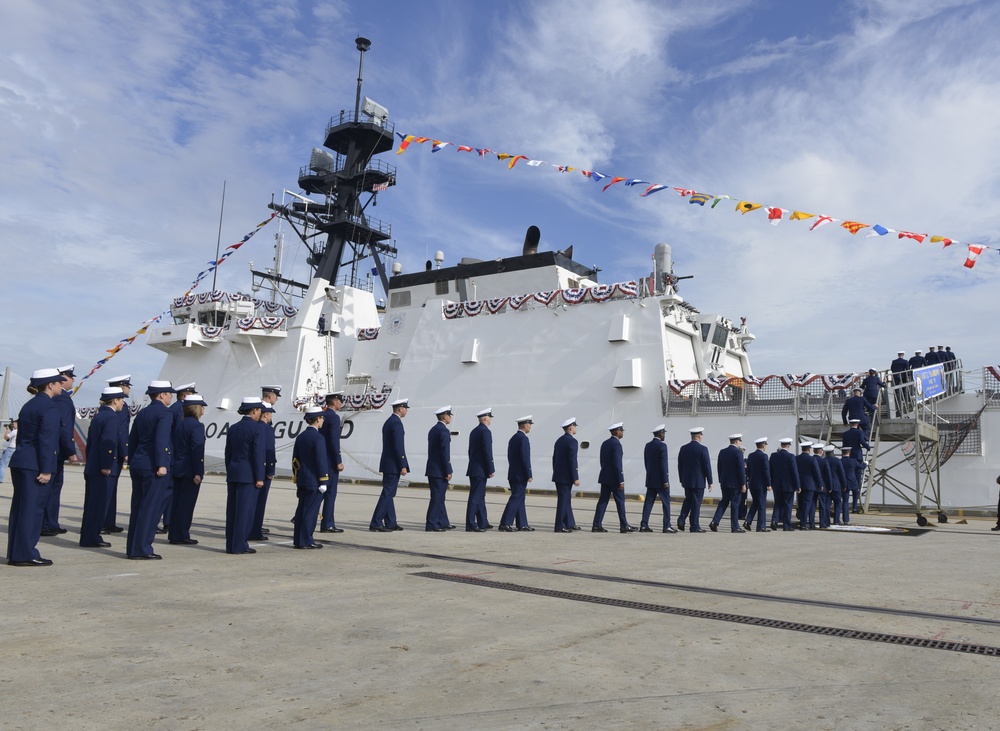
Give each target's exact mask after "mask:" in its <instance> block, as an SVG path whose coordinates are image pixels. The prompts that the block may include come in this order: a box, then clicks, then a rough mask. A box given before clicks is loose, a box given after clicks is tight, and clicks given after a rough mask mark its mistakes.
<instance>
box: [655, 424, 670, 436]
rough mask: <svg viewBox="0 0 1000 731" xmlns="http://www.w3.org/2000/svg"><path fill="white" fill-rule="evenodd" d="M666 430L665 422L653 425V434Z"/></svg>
mask: <svg viewBox="0 0 1000 731" xmlns="http://www.w3.org/2000/svg"><path fill="white" fill-rule="evenodd" d="M666 430H667V425H666V424H657V425H656V426H655V427H653V434H659V433H660V432H661V431H666Z"/></svg>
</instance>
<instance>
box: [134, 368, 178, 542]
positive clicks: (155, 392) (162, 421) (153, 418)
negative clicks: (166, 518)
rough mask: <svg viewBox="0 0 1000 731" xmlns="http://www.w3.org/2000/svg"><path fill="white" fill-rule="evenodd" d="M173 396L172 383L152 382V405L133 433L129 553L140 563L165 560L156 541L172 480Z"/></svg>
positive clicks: (149, 390)
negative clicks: (156, 551) (156, 547)
mask: <svg viewBox="0 0 1000 731" xmlns="http://www.w3.org/2000/svg"><path fill="white" fill-rule="evenodd" d="M173 393H174V389H173V387H172V386H171V385H170V381H152V382H150V384H149V388H147V389H146V395H148V396H149V397H150V399H151V401H150V404H149V406H147V407H145V408H144V409H142V410H141V411H140V412H139V413H138V414H136V416H135V421H133V422H132V430H131V431H130V432H129V437H128V451H129V454H128V461H129V475H130V476H131V478H132V507H131V511H130V513H129V521H128V536H127V539H126V546H125V553H126V555H127V556H128V557H129V558H130V559H133V560H137V561H138V560H150V559H159V558H162V557H161V556H160V555H159V554H157V553H153V540H154V539H155V538H156V523H157V521H158V520H159V519H160V514H161V513H162V512H163V494H164V491H165V490H166V489H167V488H166V485H167V483H168V482H169V481H170V480H171V477H170V468H171V466H172V462H173V456H172V446H173V445H172V435H171V427H172V426H173V415H172V414H171V413H170V409H169V406H170V401H171V399H172V398H173Z"/></svg>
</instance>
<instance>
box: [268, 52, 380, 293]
mask: <svg viewBox="0 0 1000 731" xmlns="http://www.w3.org/2000/svg"><path fill="white" fill-rule="evenodd" d="M354 42H355V45H356V46H357V49H358V51H359V52H360V54H361V59H360V61H359V62H358V88H357V94H356V97H355V101H354V113H353V114H352V113H351V112H350V111H348V110H341V111H340V115H339V116H338V117H333V118H331V119H330V123H329V124H328V125H327V128H326V138H325V140H324V142H323V146H324V147H325V148H326V149H327V150H332V151H333V153H334V154H331V153H329V152H327V151H326V150H324V149H321V148H314V149H313V153H312V156H311V157H310V160H309V164H308V165H305V166H303V167H302V168H301V169H300V170H299V187H300V188H302V190H304V191H306V193H307V194H310V195H316V196H323V197H324V200H323V201H322V202H319V201H313V200H311V199H309V198H306V197H305V196H296V200H295V201H293V202H291V203H289V204H285V205H282V204H280V203H274V202H272V203H271V204H270V206H269V208H271V209H272V210H274V211H276V212H277V213H278V214H279V215H280V216H281V217H282V218H284V219H285V220H286V221H288V223H289V225H290V226H291V227H292V228H293V229H294V231H295V233H296V234H298V236H299V238H301V239H302V242H303V243H304V244H305V245H306V247H307V248H308V249H309V251H310V253H311V255H310V256H309V258H308V259H307V262H308V264H309V265H310V266H311V267H312V269H313V276H314V277H322V278H324V279H326V280H328V281H329V282H330V283H331V284H334V283H337V275H338V273H339V272H340V270H341V269H342V268H343V269H348V268H349V272H348V273H347V275H346V277H344V278H343V279H342V282H341V283H346V284H348V285H350V286H354V287H359V286H361V282H362V279H364V278H365V275H366V271H365V270H361V269H360V264H361V262H363V261H364V260H365V259H367V258H368V257H371V258H372V259H373V260H374V262H375V269H376V270H377V273H378V276H379V279H380V280H381V282H382V289H383V291H385V292H388V291H389V279H388V277H387V275H386V271H385V265H384V264H383V255H384V256H386V257H389V258H395V256H396V249H395V247H393V246H392V245H390V244H388V243H386V242H388V241H389V240H390V238H391V237H392V233H391V231H392V229H391V226H390V225H389V224H388V223H385V222H383V221H379V220H378V219H376V218H372V217H371V216H367V215H365V210H366V209H367V208H368V206H369V204H374V203H375V201H376V198H377V196H378V194H379V192H380V191H383V190H386V189H387V188H388V187H389V186H392V185H395V184H396V167H395V166H394V165H390V164H388V163H386V162H384V161H382V160H373V159H372V158H373V157H374V156H375V155H379V154H382V153H384V152H389V151H390V150H392V148H393V144H394V142H395V140H394V125H393V124H392V123H391V122H390V121H389V112H388V110H387V109H386V108H385V107H382V106H380V105H379V104H376V103H375V102H373V101H371V100H370V99H368V98H367V97H365V98H364V102H363V103H362V97H361V79H362V69H363V65H364V58H365V51H367V50H368V49H370V48H371V41H370V40H368V39H367V38H363V37H360V36H359V37H358V38H356V39H355V41H354ZM366 194H367V200H364V201H362V197H363V196H365V195H366ZM293 195H294V194H293ZM323 234H326V241H325V242H323V241H321V238H320V237H321V236H322V235H323ZM255 274H257V273H256V272H255Z"/></svg>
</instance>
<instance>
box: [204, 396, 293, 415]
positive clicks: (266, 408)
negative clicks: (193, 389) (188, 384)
mask: <svg viewBox="0 0 1000 731" xmlns="http://www.w3.org/2000/svg"><path fill="white" fill-rule="evenodd" d="M184 403H185V404H186V403H187V399H184ZM277 411H278V410H277V409H276V408H274V407H273V406H271V404H264V405H263V406H261V408H260V415H261V416H263V415H264V414H274V413H277Z"/></svg>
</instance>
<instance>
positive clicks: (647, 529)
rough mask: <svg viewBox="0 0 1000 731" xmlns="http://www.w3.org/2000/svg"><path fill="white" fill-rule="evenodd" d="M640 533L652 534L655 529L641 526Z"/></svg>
mask: <svg viewBox="0 0 1000 731" xmlns="http://www.w3.org/2000/svg"><path fill="white" fill-rule="evenodd" d="M639 532H640V533H652V532H653V529H652V528H650V527H649V526H648V525H641V526H639Z"/></svg>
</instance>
